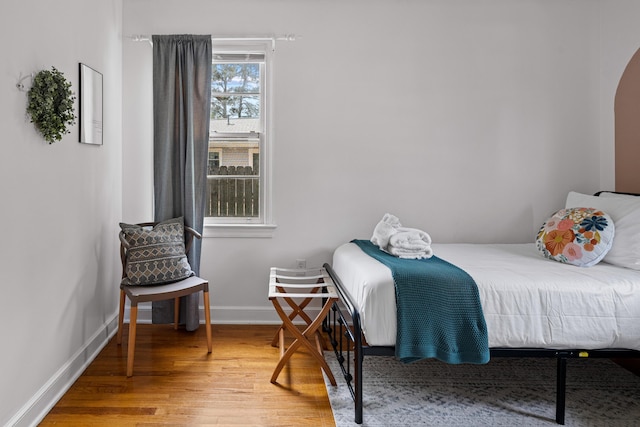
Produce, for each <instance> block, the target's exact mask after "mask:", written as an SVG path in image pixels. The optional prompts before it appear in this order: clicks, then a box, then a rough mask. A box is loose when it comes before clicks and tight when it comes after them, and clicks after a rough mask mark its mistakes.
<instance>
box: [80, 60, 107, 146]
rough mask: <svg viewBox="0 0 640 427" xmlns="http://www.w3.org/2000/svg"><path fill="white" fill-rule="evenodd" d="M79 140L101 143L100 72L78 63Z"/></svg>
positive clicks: (88, 142) (86, 142) (87, 142)
mask: <svg viewBox="0 0 640 427" xmlns="http://www.w3.org/2000/svg"><path fill="white" fill-rule="evenodd" d="M79 116H80V142H82V143H85V144H97V145H102V74H101V73H99V72H98V71H96V70H94V69H93V68H91V67H89V66H87V65H85V64H82V63H80V112H79Z"/></svg>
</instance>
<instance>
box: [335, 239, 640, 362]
mask: <svg viewBox="0 0 640 427" xmlns="http://www.w3.org/2000/svg"><path fill="white" fill-rule="evenodd" d="M432 247H433V250H434V254H435V255H436V256H438V257H440V258H442V259H444V260H447V261H449V262H451V263H452V264H455V265H457V266H458V267H460V268H462V269H464V270H465V271H466V272H467V273H469V274H470V275H471V276H472V277H473V279H474V280H475V282H476V284H477V285H478V290H479V293H480V300H481V303H482V308H483V312H484V316H485V320H486V322H487V328H488V331H489V346H490V347H518V348H556V349H569V348H571V349H585V350H591V349H600V348H625V349H634V350H640V271H635V270H630V269H626V268H621V267H616V266H613V265H611V264H606V263H603V262H601V263H599V264H598V265H595V266H593V267H590V268H581V267H575V266H572V265H568V264H561V263H558V262H555V261H550V260H547V259H545V258H543V257H542V256H540V255H539V254H538V252H537V251H536V248H535V245H534V244H533V243H531V244H489V245H484V244H483V245H480V244H434V245H432ZM332 267H333V269H334V271H335V272H336V274H337V275H338V277H339V278H340V281H341V282H342V284H343V285H344V287H345V288H346V291H347V292H348V293H349V294H350V296H351V297H352V300H353V302H354V303H355V304H356V306H357V308H358V310H359V311H360V315H361V318H362V320H361V322H362V327H363V332H364V335H365V338H366V341H367V343H368V344H369V345H374V346H386V345H394V343H395V339H396V304H395V290H394V284H393V278H392V276H391V271H390V270H389V269H388V268H387V267H386V266H384V265H383V264H381V263H380V262H378V261H376V260H375V259H373V258H371V257H369V256H368V255H366V254H365V253H364V252H362V251H361V250H360V248H359V247H358V246H357V245H355V244H353V243H345V244H343V245H341V246H340V247H338V248H337V249H336V250H335V252H334V255H333V264H332Z"/></svg>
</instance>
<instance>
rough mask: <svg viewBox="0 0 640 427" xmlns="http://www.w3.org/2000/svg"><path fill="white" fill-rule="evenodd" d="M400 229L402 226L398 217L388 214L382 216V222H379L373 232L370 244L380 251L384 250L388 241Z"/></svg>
mask: <svg viewBox="0 0 640 427" xmlns="http://www.w3.org/2000/svg"><path fill="white" fill-rule="evenodd" d="M400 227H402V224H401V223H400V220H399V219H398V217H396V216H395V215H392V214H389V213H387V214H384V216H383V217H382V220H380V222H379V223H378V224H377V225H376V227H375V229H374V230H373V236H371V243H373V244H374V245H376V246H378V247H379V248H380V249H383V250H386V249H387V246H388V245H389V239H390V238H391V236H393V235H394V234H396V233H397V232H398V229H399V228H400Z"/></svg>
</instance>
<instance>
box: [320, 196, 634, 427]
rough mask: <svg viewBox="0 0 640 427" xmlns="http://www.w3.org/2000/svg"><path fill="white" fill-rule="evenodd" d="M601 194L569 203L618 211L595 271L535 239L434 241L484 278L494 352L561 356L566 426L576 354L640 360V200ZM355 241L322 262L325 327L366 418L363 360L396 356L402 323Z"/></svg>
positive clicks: (392, 297)
mask: <svg viewBox="0 0 640 427" xmlns="http://www.w3.org/2000/svg"><path fill="white" fill-rule="evenodd" d="M597 194H598V195H600V196H602V197H594V196H587V195H581V194H579V193H570V194H569V196H568V197H567V203H566V206H565V207H566V208H569V207H572V206H570V205H573V206H587V205H588V206H592V205H593V206H594V207H595V208H597V209H601V210H603V211H607V212H611V217H610V219H612V220H613V222H614V223H615V224H616V229H615V230H616V237H615V238H613V236H612V239H611V240H612V243H611V244H610V245H609V247H608V248H607V251H606V252H605V254H603V255H602V256H601V258H600V259H601V261H602V262H596V263H595V265H592V266H589V267H588V268H581V267H579V266H576V265H567V264H566V263H564V262H554V261H552V260H550V259H547V258H545V257H543V256H541V253H540V248H539V247H537V245H536V244H535V243H523V244H433V245H432V248H433V252H434V254H435V255H436V257H438V258H441V259H444V260H446V261H448V262H449V263H451V264H453V265H455V266H457V267H459V268H460V269H462V270H463V271H465V272H466V273H468V274H469V275H470V276H471V277H472V278H473V280H474V281H475V283H476V284H477V289H478V295H479V299H480V302H481V305H482V312H483V314H484V320H485V322H486V328H487V331H488V334H487V335H488V337H487V339H488V346H489V353H490V357H491V358H493V357H551V358H555V359H557V378H556V391H557V395H556V422H557V423H558V424H564V414H565V381H566V375H567V373H566V366H567V359H568V358H598V357H604V358H614V359H622V358H640V326H639V325H640V259H636V258H640V248H639V247H637V246H638V245H640V234H636V233H640V230H638V227H640V198H636V197H632V196H625V195H620V194H615V193H608V194H600V193H597ZM595 205H597V206H595ZM636 224H637V225H636ZM598 239H600V236H598ZM616 239H617V240H616ZM357 243H361V242H356V241H354V242H349V243H344V244H342V245H340V246H339V247H338V248H337V249H336V250H335V251H334V254H333V261H332V264H325V265H324V267H325V268H326V270H327V272H328V273H329V275H330V276H331V278H332V280H333V281H334V283H335V285H336V288H337V290H338V293H339V295H340V301H339V302H338V303H336V304H334V307H333V310H332V311H331V313H330V316H329V317H328V319H327V321H326V324H325V329H326V331H327V332H328V333H329V334H330V337H331V339H330V341H331V344H332V346H333V350H334V352H335V354H336V357H337V359H338V361H339V362H340V365H341V369H342V373H343V376H344V378H345V380H346V382H347V385H348V386H349V389H350V391H351V394H352V397H353V398H354V411H355V414H354V418H355V422H356V423H358V424H360V423H362V421H363V407H362V400H363V390H362V376H363V375H365V374H366V373H365V372H363V370H362V360H363V358H364V357H365V356H376V355H386V356H397V353H396V350H397V348H396V337H397V336H398V329H397V311H396V309H397V307H396V294H395V292H396V291H395V284H394V276H393V275H392V273H391V270H390V269H389V267H387V266H386V265H383V263H381V262H379V261H378V260H376V259H374V258H373V257H371V256H370V255H369V254H367V253H365V252H366V251H365V250H364V249H363V247H364V246H362V245H361V244H357ZM599 243H600V241H599ZM602 243H604V238H603V240H602ZM616 244H618V246H617V247H616V246H615V245H616ZM361 246H362V247H361ZM609 254H610V255H611V256H610V258H607V257H608V256H609ZM565 261H566V260H565ZM352 353H353V354H352ZM398 363H401V362H398Z"/></svg>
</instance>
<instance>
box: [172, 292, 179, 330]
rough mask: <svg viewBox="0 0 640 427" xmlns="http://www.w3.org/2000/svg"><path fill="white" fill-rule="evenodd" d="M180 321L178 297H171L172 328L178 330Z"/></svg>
mask: <svg viewBox="0 0 640 427" xmlns="http://www.w3.org/2000/svg"><path fill="white" fill-rule="evenodd" d="M179 321H180V297H178V298H174V299H173V329H175V330H176V331H177V330H178V322H179Z"/></svg>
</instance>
